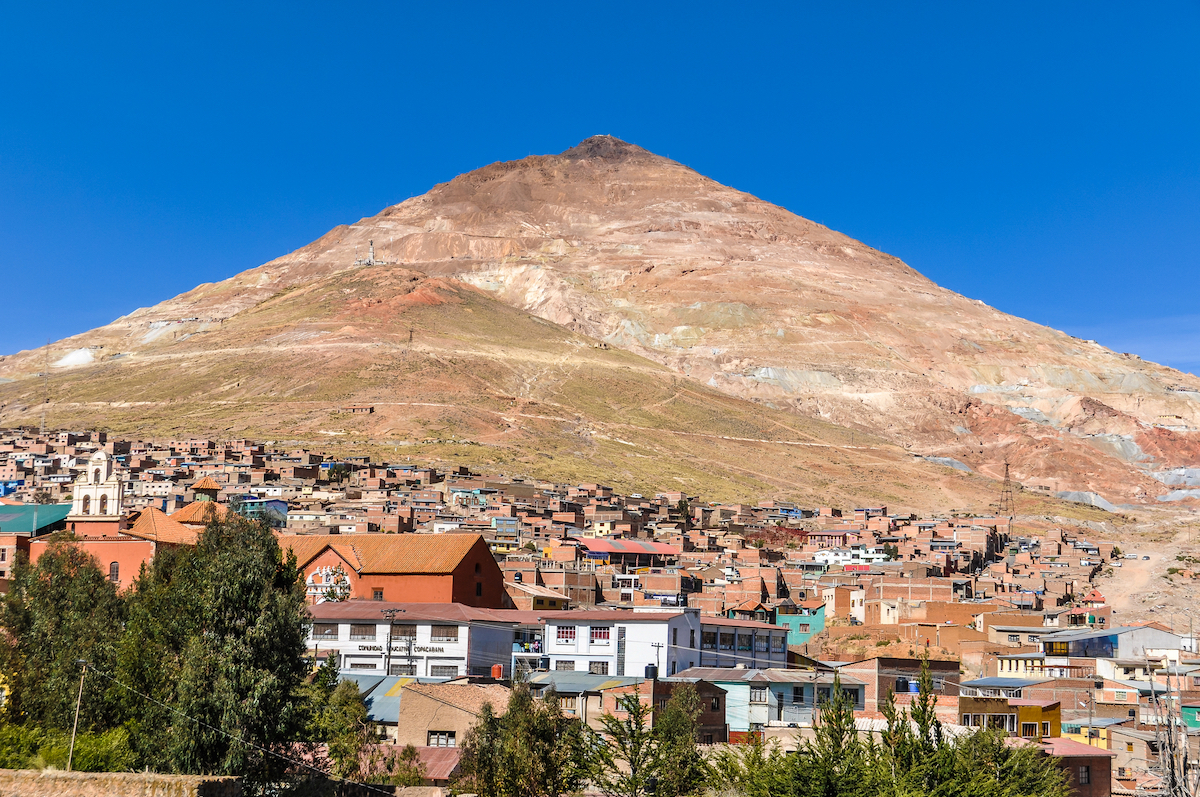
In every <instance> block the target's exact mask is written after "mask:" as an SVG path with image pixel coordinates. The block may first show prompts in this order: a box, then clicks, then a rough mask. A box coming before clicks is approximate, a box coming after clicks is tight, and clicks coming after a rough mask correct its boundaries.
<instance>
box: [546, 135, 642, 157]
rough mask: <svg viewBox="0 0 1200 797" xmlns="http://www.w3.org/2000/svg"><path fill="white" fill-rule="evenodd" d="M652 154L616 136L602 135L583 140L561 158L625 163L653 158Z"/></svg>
mask: <svg viewBox="0 0 1200 797" xmlns="http://www.w3.org/2000/svg"><path fill="white" fill-rule="evenodd" d="M653 155H654V153H652V152H650V151H648V150H645V149H642V148H641V147H639V146H637V145H636V144H630V143H629V142H628V141H622V140H621V139H619V138H617V137H616V136H609V135H602V136H592V137H591V138H585V139H584V140H583V141H581V142H579V143H578V144H576V145H575V146H573V147H571V148H570V149H568V150H566V151H565V152H563V153H562V157H564V158H570V159H572V160H583V159H584V158H589V159H598V160H606V161H625V160H630V159H632V158H640V157H644V156H651V157H653Z"/></svg>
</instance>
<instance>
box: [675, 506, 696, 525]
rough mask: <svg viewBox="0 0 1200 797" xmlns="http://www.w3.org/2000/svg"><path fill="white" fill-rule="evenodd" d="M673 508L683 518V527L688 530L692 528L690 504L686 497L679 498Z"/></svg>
mask: <svg viewBox="0 0 1200 797" xmlns="http://www.w3.org/2000/svg"><path fill="white" fill-rule="evenodd" d="M675 510H676V511H677V512H678V513H679V515H680V517H681V518H682V519H683V529H684V531H688V530H690V529H691V528H692V505H691V503H690V502H689V501H688V500H687V499H686V498H680V499H679V503H677V504H675Z"/></svg>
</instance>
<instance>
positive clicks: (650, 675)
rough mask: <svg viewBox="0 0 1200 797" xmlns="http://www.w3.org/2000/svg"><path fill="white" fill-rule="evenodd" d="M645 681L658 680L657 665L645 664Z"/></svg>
mask: <svg viewBox="0 0 1200 797" xmlns="http://www.w3.org/2000/svg"><path fill="white" fill-rule="evenodd" d="M646 680H647V681H657V680H658V665H657V664H647V665H646Z"/></svg>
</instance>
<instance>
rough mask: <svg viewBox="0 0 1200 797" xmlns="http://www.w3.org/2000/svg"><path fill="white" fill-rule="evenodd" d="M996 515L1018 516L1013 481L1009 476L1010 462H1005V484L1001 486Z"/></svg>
mask: <svg viewBox="0 0 1200 797" xmlns="http://www.w3.org/2000/svg"><path fill="white" fill-rule="evenodd" d="M996 514H997V515H1002V516H1007V517H1012V516H1013V515H1015V514H1017V507H1016V501H1015V500H1014V499H1013V480H1012V477H1011V476H1009V474H1008V460H1005V461H1004V484H1002V485H1001V486H1000V502H999V503H997V504H996Z"/></svg>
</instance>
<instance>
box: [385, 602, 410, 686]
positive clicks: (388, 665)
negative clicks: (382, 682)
mask: <svg viewBox="0 0 1200 797" xmlns="http://www.w3.org/2000/svg"><path fill="white" fill-rule="evenodd" d="M379 613H380V614H382V615H383V616H384V617H386V618H387V620H388V635H387V642H386V643H385V644H386V645H387V647H386V648H384V650H385V651H386V652H385V653H384V658H383V674H384V676H385V677H386V676H388V675H391V674H392V626H393V625H395V622H396V615H397V614H403V613H404V610H403V609H380V610H379ZM411 644H412V642H411V638H410V642H409V645H410V646H411ZM408 655H409V658H412V651H411V650H410V651H409V654H408Z"/></svg>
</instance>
